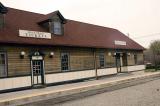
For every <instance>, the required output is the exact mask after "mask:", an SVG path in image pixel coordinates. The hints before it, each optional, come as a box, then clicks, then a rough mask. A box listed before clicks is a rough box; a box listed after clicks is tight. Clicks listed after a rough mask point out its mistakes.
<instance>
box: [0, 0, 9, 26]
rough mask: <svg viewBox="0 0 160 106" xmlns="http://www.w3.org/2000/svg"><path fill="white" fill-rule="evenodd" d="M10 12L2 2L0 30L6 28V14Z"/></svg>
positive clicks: (0, 5)
mask: <svg viewBox="0 0 160 106" xmlns="http://www.w3.org/2000/svg"><path fill="white" fill-rule="evenodd" d="M7 12H8V9H7V8H6V7H5V6H4V5H3V4H2V3H1V2H0V28H3V27H4V26H5V14H6V13H7Z"/></svg>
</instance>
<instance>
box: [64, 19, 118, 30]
mask: <svg viewBox="0 0 160 106" xmlns="http://www.w3.org/2000/svg"><path fill="white" fill-rule="evenodd" d="M67 20H69V21H74V22H78V23H82V24H87V25H92V26H95V27H101V28H108V29H112V30H116V31H119V30H117V29H115V28H111V27H106V26H102V25H97V24H92V23H88V22H82V21H76V20H71V19H67ZM119 32H120V31H119Z"/></svg>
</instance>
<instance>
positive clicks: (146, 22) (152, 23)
mask: <svg viewBox="0 0 160 106" xmlns="http://www.w3.org/2000/svg"><path fill="white" fill-rule="evenodd" d="M0 1H1V2H2V3H3V4H4V5H5V6H7V7H12V8H17V9H22V10H27V11H32V12H37V13H43V14H47V13H50V12H53V11H55V10H59V11H60V12H61V13H62V14H63V16H64V17H65V18H67V19H72V20H77V21H82V22H87V23H92V24H96V25H100V26H105V27H111V28H116V29H118V30H120V31H121V32H123V33H124V34H127V33H129V34H130V38H133V39H134V40H135V41H137V42H138V43H140V44H141V45H142V46H144V47H148V46H149V43H150V42H152V41H153V40H155V39H160V0H0Z"/></svg>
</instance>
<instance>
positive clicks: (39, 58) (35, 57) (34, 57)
mask: <svg viewBox="0 0 160 106" xmlns="http://www.w3.org/2000/svg"><path fill="white" fill-rule="evenodd" d="M32 60H43V57H42V56H32Z"/></svg>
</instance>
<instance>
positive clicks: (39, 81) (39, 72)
mask: <svg viewBox="0 0 160 106" xmlns="http://www.w3.org/2000/svg"><path fill="white" fill-rule="evenodd" d="M31 73H32V76H31V79H32V86H35V87H36V86H42V85H44V84H45V72H44V60H43V56H41V55H40V53H39V52H35V53H34V55H32V56H31Z"/></svg>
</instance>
